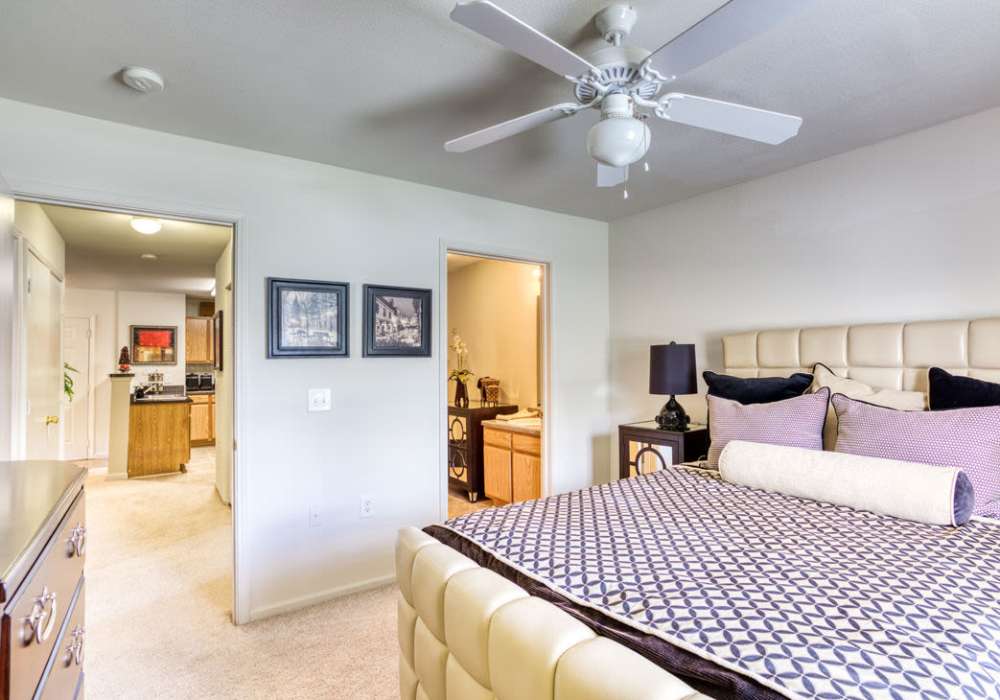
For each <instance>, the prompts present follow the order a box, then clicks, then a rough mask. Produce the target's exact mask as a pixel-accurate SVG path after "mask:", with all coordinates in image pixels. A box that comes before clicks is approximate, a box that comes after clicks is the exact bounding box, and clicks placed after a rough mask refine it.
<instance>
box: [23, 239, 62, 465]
mask: <svg viewBox="0 0 1000 700" xmlns="http://www.w3.org/2000/svg"><path fill="white" fill-rule="evenodd" d="M23 257H24V313H25V320H26V322H27V323H26V329H27V333H26V337H25V341H26V344H25V353H24V359H25V366H26V370H27V372H26V374H27V377H26V383H25V397H26V399H27V404H26V408H27V411H26V413H25V415H26V416H27V420H26V421H25V428H26V430H25V450H24V454H25V458H26V459H59V457H60V449H59V448H60V435H61V429H60V415H61V414H62V405H61V404H62V395H63V387H62V382H63V377H62V375H63V373H62V323H61V318H60V316H61V315H62V282H61V281H60V280H59V278H57V277H56V276H55V274H53V273H52V271H51V270H50V269H49V268H48V266H46V265H45V263H44V262H42V261H41V259H39V258H38V257H37V256H36V255H35V254H34V253H33V252H31V251H30V250H24V253H23Z"/></svg>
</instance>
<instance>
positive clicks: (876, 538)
mask: <svg viewBox="0 0 1000 700" xmlns="http://www.w3.org/2000/svg"><path fill="white" fill-rule="evenodd" d="M723 349H724V365H725V367H724V371H725V372H727V373H729V374H739V375H741V376H772V375H782V374H788V373H789V372H794V371H799V370H801V369H806V370H808V369H811V367H812V365H813V364H814V363H816V362H823V363H824V364H826V365H827V366H829V367H831V368H833V369H834V370H836V371H837V372H838V373H839V374H842V375H845V376H849V377H852V378H856V379H859V380H861V381H864V382H866V383H869V384H872V385H874V386H878V387H883V388H891V389H909V390H914V389H916V390H926V369H927V368H928V367H929V366H940V367H943V368H945V369H948V370H949V371H950V372H952V373H955V374H965V375H969V376H973V377H977V378H982V379H987V380H990V381H1000V319H984V320H977V321H936V322H921V323H909V324H902V323H896V324H874V325H860V326H838V327H827V328H806V329H791V330H779V331H760V332H751V333H741V334H738V335H732V336H727V337H726V338H724V339H723ZM397 576H398V580H399V584H400V600H399V638H400V648H401V655H400V691H401V697H403V698H421V699H422V698H427V699H429V700H437V699H438V698H441V699H444V698H472V699H474V698H494V697H496V698H500V699H501V700H508V699H511V700H513V699H514V698H547V699H558V700H567V699H568V698H580V699H581V700H588V699H589V698H594V699H595V700H596V699H597V698H623V699H624V698H667V699H671V698H676V699H678V700H680V699H681V698H698V697H702V698H703V697H712V698H724V697H751V698H753V697H757V698H777V697H831V698H833V697H879V696H886V697H889V696H890V689H891V693H894V694H895V696H897V697H911V696H912V697H983V698H995V697H1000V522H998V521H995V520H989V519H977V520H975V521H973V522H972V523H969V524H968V525H966V526H964V527H962V528H943V527H938V526H930V525H923V524H919V523H913V522H910V521H905V520H900V519H896V518H890V517H888V516H880V515H876V514H873V513H866V512H862V511H857V510H853V509H851V508H847V507H844V506H833V505H830V504H825V503H819V502H816V501H808V500H805V499H798V498H795V497H792V496H785V495H782V494H776V493H770V492H764V491H756V490H753V489H747V488H745V487H741V486H736V485H733V484H728V483H726V482H723V481H721V480H720V479H718V477H717V476H716V475H714V474H711V473H705V472H701V471H697V470H687V469H681V468H672V469H666V470H662V471H660V472H656V473H654V474H652V475H647V476H643V477H636V478H633V479H628V480H623V481H618V482H614V483H612V484H607V485H602V486H598V487H593V488H591V489H585V490H583V491H579V492H575V493H571V494H562V495H559V496H554V497H550V498H547V499H542V500H539V501H531V502H527V503H524V504H518V505H516V506H511V507H508V508H504V509H492V510H487V511H480V512H478V513H474V514H470V515H468V516H463V517H462V518H459V519H456V520H454V521H449V522H448V523H446V524H444V525H442V526H432V527H430V528H427V529H426V531H420V530H416V529H407V530H404V531H402V532H401V533H400V537H399V540H398V544H397Z"/></svg>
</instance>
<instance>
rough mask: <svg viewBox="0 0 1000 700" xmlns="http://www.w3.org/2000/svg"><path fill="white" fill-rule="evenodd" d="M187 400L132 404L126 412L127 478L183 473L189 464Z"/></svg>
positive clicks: (135, 402) (189, 411)
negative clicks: (127, 413) (127, 420)
mask: <svg viewBox="0 0 1000 700" xmlns="http://www.w3.org/2000/svg"><path fill="white" fill-rule="evenodd" d="M191 405H192V404H191V401H189V400H188V399H184V398H181V399H179V400H176V401H156V400H153V401H141V400H140V401H133V402H132V405H131V406H130V410H129V428H128V476H129V477H130V478H131V477H135V476H150V475H152V474H169V473H171V472H176V471H183V470H184V469H185V467H186V465H187V463H188V462H190V461H191Z"/></svg>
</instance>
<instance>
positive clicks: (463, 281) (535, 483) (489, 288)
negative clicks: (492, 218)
mask: <svg viewBox="0 0 1000 700" xmlns="http://www.w3.org/2000/svg"><path fill="white" fill-rule="evenodd" d="M446 268H447V280H446V289H447V298H446V300H445V315H444V323H445V324H446V325H445V328H447V355H448V359H447V377H448V384H447V387H446V390H445V391H446V393H445V396H446V400H447V430H446V434H447V462H446V465H445V471H446V474H447V482H448V499H447V501H448V507H447V513H448V517H449V518H454V517H457V516H459V515H463V514H465V513H469V512H473V511H476V510H482V509H485V508H491V507H495V506H498V505H505V504H508V503H517V502H521V501H525V500H531V499H534V498H540V497H542V496H543V495H545V492H547V490H548V489H547V485H546V480H547V474H546V471H545V470H546V460H545V459H544V457H543V455H544V450H543V445H545V444H546V441H545V439H544V436H545V425H546V412H545V407H546V402H545V396H546V387H547V381H546V377H547V369H548V368H547V362H546V356H547V354H546V347H547V313H546V308H547V305H546V300H547V295H546V288H547V274H546V269H547V266H546V265H545V264H544V263H536V262H531V261H526V260H519V259H513V258H500V257H491V256H486V255H481V254H474V253H466V252H460V251H451V250H450V251H447V254H446Z"/></svg>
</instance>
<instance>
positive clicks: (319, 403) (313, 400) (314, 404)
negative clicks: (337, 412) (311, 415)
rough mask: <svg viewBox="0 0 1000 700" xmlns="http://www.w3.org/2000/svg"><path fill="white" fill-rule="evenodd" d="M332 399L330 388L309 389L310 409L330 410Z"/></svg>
mask: <svg viewBox="0 0 1000 700" xmlns="http://www.w3.org/2000/svg"><path fill="white" fill-rule="evenodd" d="M331 403H332V400H331V398H330V390H329V389H310V390H309V410H310V411H329V410H330V405H331Z"/></svg>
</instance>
